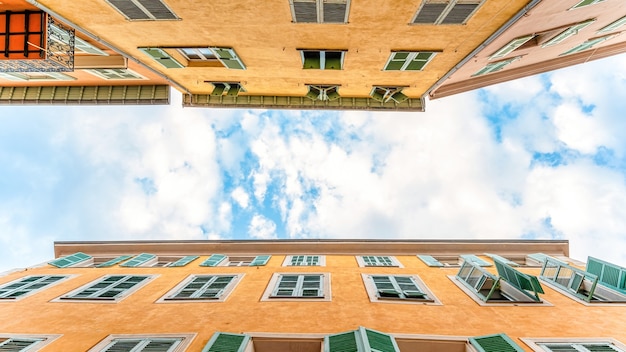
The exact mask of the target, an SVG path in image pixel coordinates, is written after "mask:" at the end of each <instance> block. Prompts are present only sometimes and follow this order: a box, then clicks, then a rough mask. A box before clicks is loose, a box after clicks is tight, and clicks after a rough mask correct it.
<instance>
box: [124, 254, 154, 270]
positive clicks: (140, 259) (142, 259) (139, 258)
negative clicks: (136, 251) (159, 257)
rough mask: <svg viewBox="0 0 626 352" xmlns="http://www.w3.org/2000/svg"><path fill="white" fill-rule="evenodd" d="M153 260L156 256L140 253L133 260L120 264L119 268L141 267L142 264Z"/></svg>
mask: <svg viewBox="0 0 626 352" xmlns="http://www.w3.org/2000/svg"><path fill="white" fill-rule="evenodd" d="M154 258H156V255H154V254H150V253H141V254H140V255H138V256H136V257H135V258H133V259H131V260H129V261H127V262H126V263H123V264H120V266H124V267H137V266H141V265H142V264H144V263H146V262H147V261H149V260H152V259H154Z"/></svg>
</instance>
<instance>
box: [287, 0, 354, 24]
mask: <svg viewBox="0 0 626 352" xmlns="http://www.w3.org/2000/svg"><path fill="white" fill-rule="evenodd" d="M294 2H309V3H315V6H316V12H317V21H316V22H298V21H296V10H295V5H294V4H293V3H294ZM325 2H326V3H336V4H346V14H345V17H344V20H343V22H326V21H324V20H323V18H324V3H325ZM289 9H290V10H291V18H292V22H293V23H330V24H342V23H343V24H347V23H348V18H349V16H350V0H289Z"/></svg>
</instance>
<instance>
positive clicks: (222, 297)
mask: <svg viewBox="0 0 626 352" xmlns="http://www.w3.org/2000/svg"><path fill="white" fill-rule="evenodd" d="M226 276H233V279H232V280H230V282H229V283H228V284H227V285H226V286H225V287H224V288H223V289H222V290H221V292H220V294H219V296H217V297H215V298H196V297H189V298H175V297H174V296H175V295H176V294H178V293H179V292H180V291H182V290H183V289H185V288H186V287H187V286H188V285H189V284H191V283H192V282H193V280H194V279H196V278H201V277H213V278H212V279H211V281H210V282H208V283H206V284H205V285H203V287H202V288H199V289H198V290H196V293H194V294H197V293H198V292H200V291H201V290H206V289H208V288H209V285H211V284H212V283H214V282H215V280H216V279H217V278H220V277H226ZM243 277H244V274H192V275H189V276H187V277H186V278H185V279H184V280H183V281H181V282H180V283H179V284H178V285H176V287H174V288H173V289H171V290H169V291H168V292H167V293H166V294H165V295H163V296H162V297H161V298H159V299H158V300H157V303H183V302H190V303H193V302H205V303H206V302H209V303H210V302H214V303H215V302H224V301H226V299H227V298H228V297H229V296H230V294H231V293H232V292H233V290H234V289H235V287H237V285H238V284H239V282H241V279H242V278H243Z"/></svg>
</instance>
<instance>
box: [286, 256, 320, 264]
mask: <svg viewBox="0 0 626 352" xmlns="http://www.w3.org/2000/svg"><path fill="white" fill-rule="evenodd" d="M324 265H325V257H324V256H323V255H288V256H286V257H285V261H284V262H283V266H324Z"/></svg>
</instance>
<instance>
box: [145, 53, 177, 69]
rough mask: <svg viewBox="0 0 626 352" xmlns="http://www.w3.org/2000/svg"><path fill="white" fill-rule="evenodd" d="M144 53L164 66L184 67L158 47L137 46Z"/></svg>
mask: <svg viewBox="0 0 626 352" xmlns="http://www.w3.org/2000/svg"><path fill="white" fill-rule="evenodd" d="M139 50H141V51H143V53H144V54H146V55H148V56H150V57H151V58H153V59H154V60H155V61H156V62H158V63H159V64H161V66H163V67H165V68H181V67H184V66H183V65H182V64H181V63H180V62H178V61H177V60H176V59H174V58H173V57H171V56H170V55H169V54H168V53H167V52H165V50H163V49H159V48H139Z"/></svg>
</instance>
